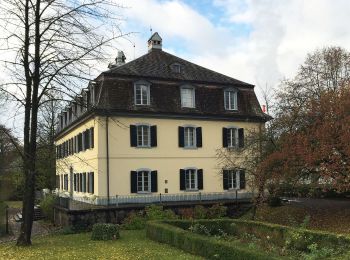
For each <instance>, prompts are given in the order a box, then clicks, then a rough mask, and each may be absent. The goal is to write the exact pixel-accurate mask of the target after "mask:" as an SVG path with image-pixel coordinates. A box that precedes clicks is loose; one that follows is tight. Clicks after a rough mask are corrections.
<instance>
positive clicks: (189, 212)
mask: <svg viewBox="0 0 350 260" xmlns="http://www.w3.org/2000/svg"><path fill="white" fill-rule="evenodd" d="M179 215H180V216H181V218H183V219H193V218H194V212H193V208H182V209H179Z"/></svg>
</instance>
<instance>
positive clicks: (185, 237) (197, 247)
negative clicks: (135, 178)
mask: <svg viewBox="0 0 350 260" xmlns="http://www.w3.org/2000/svg"><path fill="white" fill-rule="evenodd" d="M171 222H176V223H180V221H177V220H175V221H171ZM188 223H190V222H188ZM146 234H147V237H148V238H150V239H152V240H155V241H158V242H161V243H167V244H170V245H172V246H175V247H177V248H180V249H182V250H184V251H186V252H189V253H191V254H196V255H200V256H203V257H205V258H206V259H222V260H226V259H237V260H240V259H244V260H253V259H254V260H262V259H276V258H274V257H273V256H271V255H268V254H266V253H263V252H257V251H256V250H255V249H249V248H247V247H246V246H241V245H237V244H232V243H230V242H227V241H223V240H218V239H215V238H212V237H208V236H201V235H198V234H194V233H192V232H189V231H185V230H183V229H180V228H177V227H175V226H172V225H169V224H166V223H161V222H157V221H156V222H154V221H150V222H148V223H147V225H146Z"/></svg>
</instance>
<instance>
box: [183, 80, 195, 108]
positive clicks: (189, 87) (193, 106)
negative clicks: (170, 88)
mask: <svg viewBox="0 0 350 260" xmlns="http://www.w3.org/2000/svg"><path fill="white" fill-rule="evenodd" d="M185 90H191V91H192V97H191V98H192V106H187V105H186V104H184V99H183V96H182V95H183V92H184V91H185ZM180 97H181V107H183V108H196V90H195V88H194V87H192V86H189V85H185V86H182V87H181V88H180Z"/></svg>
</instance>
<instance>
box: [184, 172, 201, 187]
mask: <svg viewBox="0 0 350 260" xmlns="http://www.w3.org/2000/svg"><path fill="white" fill-rule="evenodd" d="M184 170H185V190H186V191H197V190H198V169H197V168H195V167H187V168H185V169H184ZM188 171H194V187H189V188H188V187H187V180H188V179H190V180H189V181H190V182H189V184H190V186H191V180H192V178H191V176H190V178H188V177H187V174H188Z"/></svg>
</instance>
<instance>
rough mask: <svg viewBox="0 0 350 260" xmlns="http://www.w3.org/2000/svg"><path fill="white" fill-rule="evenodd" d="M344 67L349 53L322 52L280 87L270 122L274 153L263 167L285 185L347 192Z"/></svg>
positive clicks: (348, 71) (348, 73)
mask: <svg viewBox="0 0 350 260" xmlns="http://www.w3.org/2000/svg"><path fill="white" fill-rule="evenodd" d="M349 65H350V53H349V52H347V51H346V50H344V49H342V48H339V47H328V48H324V49H322V50H317V51H315V52H314V53H312V54H309V55H307V57H306V60H305V62H304V64H303V65H301V66H300V69H299V70H298V73H297V75H296V77H295V78H294V79H292V80H286V81H284V82H282V84H281V86H280V89H279V91H278V93H277V100H276V104H278V106H277V108H276V110H275V115H276V116H275V120H274V122H273V124H274V125H275V129H276V134H277V136H276V138H277V139H278V140H277V142H276V143H277V147H278V149H277V150H276V151H274V152H273V153H271V154H270V156H268V157H267V158H266V159H265V160H264V162H263V163H264V164H265V167H267V168H269V169H270V170H271V171H272V172H273V173H274V174H280V175H281V176H282V177H283V179H284V181H285V182H288V183H294V184H300V183H310V185H312V186H314V187H320V188H325V187H327V186H328V187H331V188H334V189H337V190H338V191H345V190H348V189H349V179H348V176H349V166H348V165H349V159H348V158H349V150H348V149H349V148H348V145H347V143H348V141H346V140H349V139H346V138H349V133H348V129H347V128H348V127H346V126H348V124H349V121H348V120H349V119H348V117H349V114H348V112H347V111H349V110H347V109H349V104H348V101H347V98H346V97H347V96H348V93H349V87H348V86H349V82H350V66H349Z"/></svg>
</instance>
